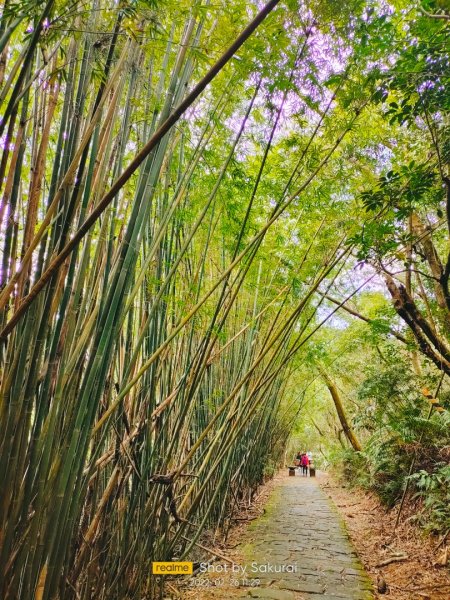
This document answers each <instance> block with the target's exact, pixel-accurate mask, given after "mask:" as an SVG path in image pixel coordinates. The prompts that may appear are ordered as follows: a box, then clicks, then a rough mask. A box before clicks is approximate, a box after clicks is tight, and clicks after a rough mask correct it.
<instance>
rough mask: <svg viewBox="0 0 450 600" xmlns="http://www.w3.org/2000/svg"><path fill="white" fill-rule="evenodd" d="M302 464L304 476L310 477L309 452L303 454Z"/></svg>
mask: <svg viewBox="0 0 450 600" xmlns="http://www.w3.org/2000/svg"><path fill="white" fill-rule="evenodd" d="M301 465H302V474H303V475H304V476H306V477H308V465H309V458H308V455H307V454H302V458H301Z"/></svg>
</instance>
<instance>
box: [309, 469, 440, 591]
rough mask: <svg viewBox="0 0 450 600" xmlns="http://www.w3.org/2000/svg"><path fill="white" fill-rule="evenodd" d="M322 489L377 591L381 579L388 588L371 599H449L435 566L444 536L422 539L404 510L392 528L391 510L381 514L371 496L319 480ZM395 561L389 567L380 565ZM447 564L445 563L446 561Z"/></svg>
mask: <svg viewBox="0 0 450 600" xmlns="http://www.w3.org/2000/svg"><path fill="white" fill-rule="evenodd" d="M319 481H320V485H321V487H322V489H323V490H324V491H325V492H326V493H327V494H328V495H329V497H330V498H331V499H332V500H333V502H334V504H335V505H336V507H337V509H338V511H339V512H340V514H341V515H342V517H343V518H344V520H345V523H346V525H347V529H348V532H349V535H350V538H351V540H352V542H353V545H354V546H355V548H356V550H357V552H358V554H359V557H360V559H361V562H362V563H363V564H364V567H365V568H366V570H367V572H368V574H369V576H370V577H371V578H372V580H373V581H374V583H375V589H376V588H377V585H376V584H377V577H378V576H381V577H382V578H383V579H384V580H385V582H386V584H387V586H388V591H387V593H386V594H379V593H378V594H376V598H385V597H386V598H389V600H444V599H446V600H448V599H449V598H450V571H449V568H448V564H449V563H447V567H443V566H438V565H436V564H435V563H437V562H438V561H439V559H441V561H442V558H443V555H444V553H445V552H446V544H447V545H448V546H449V548H448V550H450V540H449V539H447V540H443V537H442V536H441V537H440V538H433V537H429V536H425V535H424V534H423V532H422V531H421V530H419V529H418V528H417V527H415V526H414V525H413V524H412V523H411V518H410V517H411V514H410V513H411V512H412V511H411V510H410V508H409V507H408V506H407V507H406V508H405V511H404V513H402V518H401V520H400V524H399V526H398V527H397V529H394V524H395V520H396V516H397V512H396V509H393V510H386V509H385V508H384V507H383V506H382V505H381V504H380V501H379V500H378V499H377V497H376V496H374V495H372V494H367V493H365V492H363V491H360V490H355V489H348V488H345V487H342V485H340V484H338V483H337V482H336V481H335V480H334V479H332V478H331V477H328V476H325V475H323V476H322V477H321V478H319ZM392 559H394V562H391V563H390V564H383V563H386V562H387V561H389V560H392ZM449 562H450V561H449Z"/></svg>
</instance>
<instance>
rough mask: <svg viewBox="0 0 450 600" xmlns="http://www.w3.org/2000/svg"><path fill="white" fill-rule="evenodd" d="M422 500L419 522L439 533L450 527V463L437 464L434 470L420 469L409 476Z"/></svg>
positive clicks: (416, 493)
mask: <svg viewBox="0 0 450 600" xmlns="http://www.w3.org/2000/svg"><path fill="white" fill-rule="evenodd" d="M409 479H410V481H411V482H412V484H413V489H415V490H416V492H415V497H416V498H418V499H419V500H420V501H421V502H422V505H423V507H422V510H421V511H420V512H419V513H418V515H417V520H418V522H419V523H420V524H421V525H422V526H423V527H425V528H426V529H427V530H429V531H432V532H435V533H439V532H440V531H448V530H449V529H450V465H449V464H447V463H442V464H440V465H436V469H435V470H434V471H433V472H431V473H430V472H428V471H425V470H423V469H422V470H420V471H418V472H417V473H413V474H412V475H411V477H410V478H409Z"/></svg>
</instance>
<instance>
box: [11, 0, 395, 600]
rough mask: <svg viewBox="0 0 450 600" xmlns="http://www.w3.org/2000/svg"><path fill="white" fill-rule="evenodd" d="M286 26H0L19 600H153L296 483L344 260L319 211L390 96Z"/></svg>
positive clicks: (297, 28) (346, 228)
mask: <svg viewBox="0 0 450 600" xmlns="http://www.w3.org/2000/svg"><path fill="white" fill-rule="evenodd" d="M277 4H278V3H277V2H271V3H269V7H268V8H267V9H266V11H265V13H264V14H262V13H261V16H260V18H259V20H258V21H257V22H255V24H254V26H253V29H252V30H251V31H248V34H247V35H245V36H244V37H242V38H241V39H240V38H239V36H240V34H241V33H242V32H243V31H245V28H246V26H247V25H248V24H249V23H251V22H252V19H254V18H255V16H256V15H257V7H256V6H255V5H254V4H253V3H244V2H243V3H239V2H221V3H218V4H217V5H216V4H214V5H213V4H212V3H209V2H204V3H201V2H197V1H194V2H178V3H173V2H165V1H161V2H160V1H159V0H145V1H144V0H142V1H136V2H134V1H120V2H116V1H113V0H86V1H85V2H81V1H77V0H73V1H72V2H71V1H65V0H46V1H45V2H41V1H39V0H34V1H31V0H29V1H26V2H14V1H13V0H6V1H5V3H4V6H3V12H2V15H1V25H0V52H1V54H0V57H1V58H0V104H1V114H2V120H1V122H0V137H1V140H2V147H1V152H2V154H1V162H0V184H1V205H0V211H1V215H0V216H1V219H0V224H1V230H0V244H1V265H0V290H1V291H0V328H1V330H2V333H1V342H0V343H1V348H0V352H1V380H0V428H1V432H2V435H1V440H0V448H1V450H0V481H1V482H2V502H1V505H0V523H1V526H0V528H1V534H0V557H1V558H0V565H1V569H2V572H1V575H0V585H1V590H0V595H1V597H2V598H4V599H5V600H7V599H8V600H9V599H11V600H12V599H15V598H27V599H28V598H36V599H39V600H50V599H54V598H60V599H63V598H64V599H70V598H74V599H75V598H76V599H80V600H84V599H87V598H96V599H102V598H104V599H113V598H118V599H124V598H130V599H131V598H150V597H153V596H155V597H156V596H159V594H162V590H161V589H159V583H157V582H155V580H154V579H153V578H152V577H151V575H150V573H151V562H152V560H166V559H167V560H170V559H173V558H181V559H182V558H184V557H186V556H190V555H191V554H192V552H195V549H196V548H197V547H198V544H199V543H200V536H201V535H202V533H203V532H204V531H206V530H208V531H215V530H216V528H218V527H219V526H220V528H221V530H222V532H224V531H225V532H226V531H227V529H228V527H229V526H230V524H231V523H232V519H233V515H234V513H235V511H236V509H237V508H238V505H239V502H241V501H242V500H243V499H248V498H250V497H251V494H252V493H253V491H254V490H255V489H256V487H257V486H258V484H259V483H261V481H263V479H264V477H265V476H266V475H268V474H270V472H271V469H272V470H274V469H275V468H276V466H277V465H278V464H279V462H280V460H281V457H282V455H283V452H284V449H285V444H286V440H287V438H288V436H289V432H290V429H291V427H292V422H293V415H295V414H296V413H297V412H298V410H299V409H300V406H301V398H300V393H299V390H298V389H297V387H296V386H294V385H293V384H292V378H291V375H292V373H293V371H294V370H295V368H296V365H295V362H293V358H294V357H295V356H297V355H298V352H299V350H300V349H301V348H302V347H304V346H305V344H306V343H307V342H308V340H310V339H311V337H312V335H313V334H314V332H315V331H317V329H318V328H320V327H321V325H322V324H323V323H324V322H327V321H328V319H330V317H332V315H333V314H334V313H335V312H336V311H337V310H338V307H339V305H338V307H336V306H331V307H330V306H329V305H328V304H326V298H325V296H326V294H327V293H328V291H329V289H330V288H331V286H332V285H333V282H334V281H336V280H337V279H338V278H339V277H340V276H341V274H342V269H343V268H344V265H345V260H346V259H347V258H348V257H349V256H350V254H351V252H352V250H353V246H354V245H352V243H349V241H348V240H349V239H351V235H352V234H354V223H353V222H352V221H351V220H349V221H346V219H345V217H346V216H347V212H348V211H347V209H346V207H345V206H344V205H343V204H342V203H340V202H339V201H336V202H331V204H330V203H329V196H328V195H327V193H326V192H324V189H323V188H324V186H329V184H330V182H331V181H333V180H336V178H338V177H341V178H342V179H343V180H345V178H346V177H347V175H346V173H345V172H344V171H342V168H341V167H342V165H341V163H342V161H343V159H344V157H345V156H347V154H348V153H351V152H352V151H353V150H352V149H353V145H354V144H355V139H356V138H357V137H358V136H359V135H361V134H360V131H358V127H362V126H363V125H361V121H363V119H364V115H366V116H367V115H373V111H374V110H375V109H374V108H373V106H374V104H373V103H374V99H375V100H376V96H377V94H379V81H378V80H377V79H376V78H373V77H372V78H370V77H368V76H367V73H365V72H364V68H363V67H362V66H361V64H360V63H359V62H358V60H356V57H355V56H353V54H352V52H351V51H350V49H349V48H348V47H347V48H346V47H344V46H343V45H342V44H341V42H339V43H338V42H336V39H337V34H336V38H334V39H335V43H334V45H333V44H332V43H331V40H332V39H333V35H335V33H336V32H333V31H332V30H330V29H329V28H328V29H327V27H324V29H323V30H321V29H320V25H318V24H317V20H316V15H315V14H313V11H312V10H311V9H310V8H309V7H308V6H307V5H306V4H305V5H303V4H302V5H299V4H298V3H297V2H285V3H282V4H280V5H279V6H277ZM320 18H322V19H323V20H324V22H327V21H326V19H327V18H328V17H327V12H326V10H324V12H323V14H322V15H321V16H320ZM401 18H404V17H401ZM236 41H238V42H239V43H238V44H237V45H235V47H234V48H233V50H232V51H231V52H230V53H229V55H228V56H226V60H225V59H224V56H225V55H226V49H227V48H229V47H230V45H231V44H233V43H236ZM221 61H222V62H221ZM213 65H216V69H215V71H214V73H212V74H211V67H212V66H213ZM205 77H206V78H207V80H205V81H204V85H202V86H200V88H199V89H198V93H197V95H196V97H195V98H191V96H190V94H192V91H193V90H194V91H195V90H196V88H195V86H196V84H198V82H202V81H203V80H204V78H205ZM325 81H326V85H324V82H325ZM362 84H364V91H361V86H362ZM356 89H358V90H359V93H358V94H356V93H355V90H356ZM337 98H341V99H342V98H344V99H345V102H344V104H345V110H343V109H342V103H339V102H337V101H336V99H337ZM183 103H184V104H183ZM180 106H182V110H179V107H180ZM374 118H375V117H374ZM168 119H169V120H170V119H172V120H171V121H170V125H167V123H168ZM292 129H295V131H296V132H297V133H296V135H297V139H296V140H294V141H292V140H291V141H286V138H287V137H288V134H287V133H286V132H287V131H290V130H292ZM367 161H368V162H369V163H370V162H371V161H372V162H373V161H374V157H372V156H369V157H368V158H367ZM363 176H364V174H362V177H363ZM325 196H326V202H325ZM313 199H315V200H314V201H313ZM317 199H319V200H317ZM373 219H374V217H372V216H370V215H369V216H368V217H367V220H368V221H369V222H370V221H371V220H373ZM299 223H307V224H308V227H307V229H306V230H304V231H303V232H302V234H301V236H299V235H298V226H299ZM282 247H289V248H290V249H291V252H293V249H294V248H295V260H294V261H293V262H292V263H291V262H289V260H287V259H286V256H285V255H284V254H283V253H282V252H280V251H279V250H280V248H282ZM362 285H363V284H361V286H362ZM319 288H320V290H321V293H320V294H317V292H318V291H319ZM341 304H342V303H341ZM326 306H328V309H327V310H325V307H326ZM161 597H162V596H161Z"/></svg>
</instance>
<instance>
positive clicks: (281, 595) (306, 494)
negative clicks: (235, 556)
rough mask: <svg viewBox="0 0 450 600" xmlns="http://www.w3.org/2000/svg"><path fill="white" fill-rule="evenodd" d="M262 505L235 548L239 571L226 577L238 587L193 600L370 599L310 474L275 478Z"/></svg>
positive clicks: (339, 525)
mask: <svg viewBox="0 0 450 600" xmlns="http://www.w3.org/2000/svg"><path fill="white" fill-rule="evenodd" d="M265 509H266V510H265V514H264V516H262V517H260V518H258V519H256V520H255V521H253V522H252V523H251V524H250V525H249V527H248V528H247V531H246V534H245V539H244V540H243V543H242V545H241V546H240V551H241V555H242V556H243V561H242V563H241V566H240V568H241V569H242V571H241V573H238V574H232V575H231V579H228V582H229V583H230V584H231V586H233V585H234V586H238V581H239V587H237V589H236V588H235V590H234V591H232V590H231V589H230V588H228V589H225V588H226V587H228V586H226V584H225V587H224V588H222V589H215V590H211V589H210V590H209V591H208V592H209V593H205V594H204V595H203V594H202V593H200V590H198V591H199V594H198V596H197V597H198V598H214V599H215V598H219V599H220V598H259V599H261V600H262V599H267V600H269V599H270V600H319V599H322V600H331V599H332V598H333V599H335V600H370V599H372V598H373V594H372V592H371V589H372V586H371V582H370V581H369V579H368V577H367V575H366V574H365V572H364V570H363V568H362V566H361V563H360V562H359V560H358V558H357V555H356V553H355V551H354V549H353V547H352V546H351V543H350V541H349V539H348V536H347V533H346V530H345V526H344V524H343V522H342V521H341V519H340V516H339V515H338V513H337V511H336V509H335V507H334V506H333V505H332V504H331V501H330V500H329V499H328V498H327V496H326V495H325V493H324V492H323V491H322V490H321V489H320V487H319V485H318V483H317V481H316V479H315V478H309V477H308V478H306V477H302V476H299V475H296V476H295V477H285V478H282V479H279V481H278V484H277V486H276V487H275V488H274V490H273V491H272V493H271V496H270V498H269V501H268V503H267V504H266V506H265ZM229 577H230V576H229ZM231 586H230V587H231ZM211 592H212V593H211Z"/></svg>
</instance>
